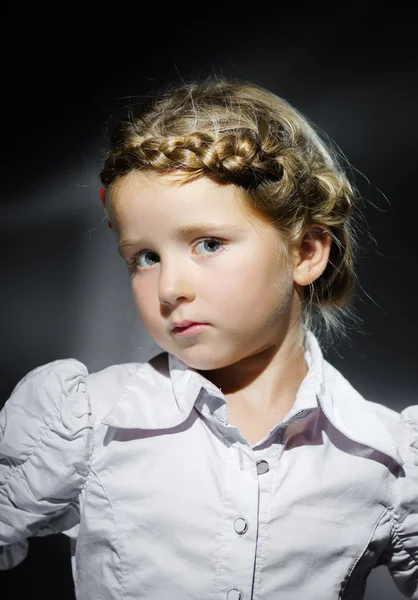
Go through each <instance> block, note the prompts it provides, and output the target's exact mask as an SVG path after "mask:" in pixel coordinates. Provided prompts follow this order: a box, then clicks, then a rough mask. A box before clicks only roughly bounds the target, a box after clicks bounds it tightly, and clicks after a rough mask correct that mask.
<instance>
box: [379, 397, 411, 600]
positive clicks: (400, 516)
mask: <svg viewBox="0 0 418 600" xmlns="http://www.w3.org/2000/svg"><path fill="white" fill-rule="evenodd" d="M400 432H401V434H400V437H399V440H400V443H399V452H400V455H401V458H402V459H403V460H404V461H405V463H404V466H403V470H404V473H403V474H402V475H401V476H399V477H398V478H397V480H396V482H395V483H396V485H395V502H394V504H393V507H392V511H391V544H390V548H388V550H387V553H386V554H387V556H386V558H387V561H386V562H387V566H388V569H389V572H390V574H391V576H392V578H393V580H394V582H395V584H396V586H397V588H398V589H399V591H400V592H402V594H403V595H404V596H405V597H406V598H410V599H411V600H418V405H413V406H408V408H405V409H404V410H403V411H402V412H401V413H400Z"/></svg>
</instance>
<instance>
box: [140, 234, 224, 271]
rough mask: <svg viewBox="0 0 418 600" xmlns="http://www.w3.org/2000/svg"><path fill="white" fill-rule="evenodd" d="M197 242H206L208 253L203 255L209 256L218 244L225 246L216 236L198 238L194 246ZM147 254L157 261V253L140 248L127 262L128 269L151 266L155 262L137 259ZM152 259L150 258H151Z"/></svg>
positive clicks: (215, 250)
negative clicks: (144, 261)
mask: <svg viewBox="0 0 418 600" xmlns="http://www.w3.org/2000/svg"><path fill="white" fill-rule="evenodd" d="M199 244H207V248H209V253H208V254H206V253H204V254H203V256H210V255H213V254H216V253H218V251H219V248H218V246H225V244H224V243H223V240H220V239H218V238H205V239H204V240H200V241H199V242H197V244H196V247H197V246H199ZM213 246H215V249H213ZM211 247H212V249H213V251H211ZM147 255H151V257H152V256H153V255H154V257H157V262H158V254H157V253H156V252H153V251H152V250H141V251H140V252H138V254H136V255H135V256H134V257H133V259H132V261H130V262H129V263H128V267H129V268H130V270H132V271H135V270H142V269H144V268H145V269H146V268H147V267H152V266H153V265H154V264H155V263H153V264H148V263H145V264H140V263H139V261H140V259H141V257H143V256H145V257H146V256H147ZM151 260H152V259H151Z"/></svg>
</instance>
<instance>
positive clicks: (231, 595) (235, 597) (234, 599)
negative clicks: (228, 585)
mask: <svg viewBox="0 0 418 600" xmlns="http://www.w3.org/2000/svg"><path fill="white" fill-rule="evenodd" d="M226 597H227V599H228V600H241V598H242V596H241V592H240V591H239V590H237V588H232V589H231V590H229V592H228V593H227V595H226Z"/></svg>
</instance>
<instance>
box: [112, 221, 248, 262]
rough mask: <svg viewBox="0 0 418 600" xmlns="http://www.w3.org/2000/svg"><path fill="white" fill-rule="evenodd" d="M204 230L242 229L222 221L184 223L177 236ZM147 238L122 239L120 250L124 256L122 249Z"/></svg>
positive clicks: (225, 231) (235, 231) (142, 241)
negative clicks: (221, 222)
mask: <svg viewBox="0 0 418 600" xmlns="http://www.w3.org/2000/svg"><path fill="white" fill-rule="evenodd" d="M203 231H208V232H209V231H213V232H219V233H237V232H239V231H242V229H240V228H239V227H236V226H235V225H225V224H220V223H193V224H192V225H184V226H183V227H179V228H178V229H177V230H176V234H177V237H183V238H184V237H186V236H189V235H193V234H195V233H202V232H203ZM145 243H146V240H145V239H144V238H140V237H138V238H135V239H132V240H130V239H125V240H121V242H120V244H119V246H118V252H119V254H120V255H121V256H122V249H123V248H127V247H130V246H139V245H140V244H145Z"/></svg>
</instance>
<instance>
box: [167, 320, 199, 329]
mask: <svg viewBox="0 0 418 600" xmlns="http://www.w3.org/2000/svg"><path fill="white" fill-rule="evenodd" d="M172 325H173V326H172V329H185V328H186V327H190V326H191V325H205V323H202V322H200V321H189V320H187V319H185V320H183V321H177V322H174V323H173V324H172Z"/></svg>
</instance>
